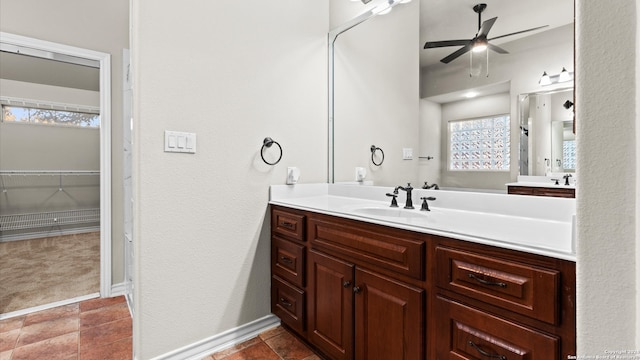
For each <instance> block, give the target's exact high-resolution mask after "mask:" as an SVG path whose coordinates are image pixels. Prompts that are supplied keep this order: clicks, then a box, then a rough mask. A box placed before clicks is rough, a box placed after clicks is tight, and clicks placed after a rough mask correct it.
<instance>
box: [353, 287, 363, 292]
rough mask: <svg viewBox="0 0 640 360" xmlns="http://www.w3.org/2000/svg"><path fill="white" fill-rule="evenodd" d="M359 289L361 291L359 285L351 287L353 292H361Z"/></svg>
mask: <svg viewBox="0 0 640 360" xmlns="http://www.w3.org/2000/svg"><path fill="white" fill-rule="evenodd" d="M361 291H362V289H360V287H359V286H355V287H354V288H353V292H354V293H356V294H358V293H359V292H361Z"/></svg>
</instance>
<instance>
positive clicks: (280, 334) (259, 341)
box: [203, 326, 322, 360]
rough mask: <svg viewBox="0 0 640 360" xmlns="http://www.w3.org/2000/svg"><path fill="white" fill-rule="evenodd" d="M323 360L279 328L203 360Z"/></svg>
mask: <svg viewBox="0 0 640 360" xmlns="http://www.w3.org/2000/svg"><path fill="white" fill-rule="evenodd" d="M222 359H224V360H283V359H284V360H322V358H321V357H319V356H318V355H316V354H315V353H314V352H313V351H311V349H309V348H308V347H307V346H306V345H304V343H302V342H301V341H300V340H298V338H296V337H295V336H293V335H292V334H291V333H289V332H288V331H287V330H285V329H284V328H282V327H280V326H278V327H276V328H273V329H271V330H267V331H265V332H263V333H261V334H260V335H259V336H258V337H255V338H253V339H250V340H247V341H245V342H243V343H241V344H238V345H236V346H234V347H231V348H229V349H227V350H223V351H220V352H217V353H215V354H213V355H211V356H208V357H206V358H204V359H203V360H222Z"/></svg>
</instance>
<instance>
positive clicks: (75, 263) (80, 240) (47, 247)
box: [0, 232, 100, 314]
mask: <svg viewBox="0 0 640 360" xmlns="http://www.w3.org/2000/svg"><path fill="white" fill-rule="evenodd" d="M99 291H100V233H99V232H92V233H85V234H74V235H63V236H55V237H47V238H39V239H29V240H19V241H8V242H2V243H0V314H5V313H9V312H13V311H17V310H22V309H27V308H30V307H34V306H39V305H45V304H50V303H53V302H56V301H61V300H67V299H72V298H75V297H79V296H83V295H89V294H93V293H97V292H99Z"/></svg>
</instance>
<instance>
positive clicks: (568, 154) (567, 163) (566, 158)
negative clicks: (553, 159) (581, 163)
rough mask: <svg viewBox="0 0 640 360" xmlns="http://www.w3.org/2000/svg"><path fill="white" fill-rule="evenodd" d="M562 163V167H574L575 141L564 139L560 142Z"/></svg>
mask: <svg viewBox="0 0 640 360" xmlns="http://www.w3.org/2000/svg"><path fill="white" fill-rule="evenodd" d="M562 164H563V168H564V169H565V170H566V169H571V170H575V169H576V141H575V140H565V141H563V142H562Z"/></svg>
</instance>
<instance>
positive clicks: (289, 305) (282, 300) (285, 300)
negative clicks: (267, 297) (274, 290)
mask: <svg viewBox="0 0 640 360" xmlns="http://www.w3.org/2000/svg"><path fill="white" fill-rule="evenodd" d="M280 302H281V303H282V305H284V306H286V307H291V306H293V304H292V303H290V302H288V301H287V299H285V298H283V297H281V298H280Z"/></svg>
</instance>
